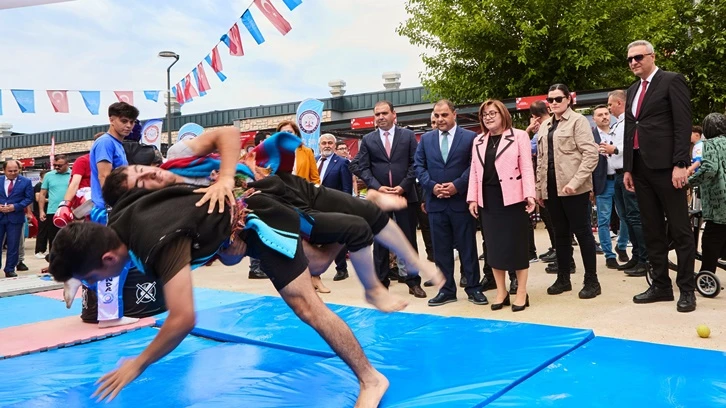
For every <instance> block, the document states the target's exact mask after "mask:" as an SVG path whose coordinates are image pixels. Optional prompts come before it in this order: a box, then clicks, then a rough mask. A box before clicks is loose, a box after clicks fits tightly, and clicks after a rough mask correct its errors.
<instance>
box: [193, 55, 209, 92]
mask: <svg viewBox="0 0 726 408" xmlns="http://www.w3.org/2000/svg"><path fill="white" fill-rule="evenodd" d="M192 74H194V79H195V80H196V82H197V90H198V91H199V96H204V95H206V94H207V91H208V90H209V81H207V74H206V73H205V72H204V66H203V65H202V63H201V62H200V63H199V64H198V65H197V67H196V68H194V70H192Z"/></svg>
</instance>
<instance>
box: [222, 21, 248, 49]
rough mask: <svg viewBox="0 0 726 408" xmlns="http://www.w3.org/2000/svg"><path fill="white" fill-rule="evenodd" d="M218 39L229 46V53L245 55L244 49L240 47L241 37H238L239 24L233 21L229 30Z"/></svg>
mask: <svg viewBox="0 0 726 408" xmlns="http://www.w3.org/2000/svg"><path fill="white" fill-rule="evenodd" d="M220 40H221V41H222V42H223V43H225V44H227V47H229V55H232V56H235V57H241V56H243V55H245V51H244V50H243V49H242V37H240V34H239V25H237V23H234V25H233V26H232V28H230V29H229V32H228V33H227V34H225V35H223V36H222V38H220Z"/></svg>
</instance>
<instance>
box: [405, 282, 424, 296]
mask: <svg viewBox="0 0 726 408" xmlns="http://www.w3.org/2000/svg"><path fill="white" fill-rule="evenodd" d="M408 294H409V295H413V296H414V297H417V298H425V297H426V296H428V295H426V292H425V291H424V290H423V288H422V287H421V285H415V286H411V287H409V288H408Z"/></svg>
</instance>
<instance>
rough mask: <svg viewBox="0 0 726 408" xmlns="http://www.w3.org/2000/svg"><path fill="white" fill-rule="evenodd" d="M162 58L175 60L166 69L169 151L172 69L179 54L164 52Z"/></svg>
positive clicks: (169, 138)
mask: <svg viewBox="0 0 726 408" xmlns="http://www.w3.org/2000/svg"><path fill="white" fill-rule="evenodd" d="M159 57H161V58H174V62H172V63H171V65H169V68H167V69H166V132H167V147H166V148H167V149H168V148H170V147H171V67H173V66H174V64H176V63H177V62H178V61H179V54H177V53H175V52H174V51H162V52H160V53H159Z"/></svg>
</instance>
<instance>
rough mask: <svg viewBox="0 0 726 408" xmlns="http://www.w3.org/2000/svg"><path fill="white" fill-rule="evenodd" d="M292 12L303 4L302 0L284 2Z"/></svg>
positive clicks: (286, 0)
mask: <svg viewBox="0 0 726 408" xmlns="http://www.w3.org/2000/svg"><path fill="white" fill-rule="evenodd" d="M282 1H283V2H284V3H285V5H286V6H287V8H289V9H290V11H293V10H295V7H297V6H299V5H301V4H302V0H282Z"/></svg>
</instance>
